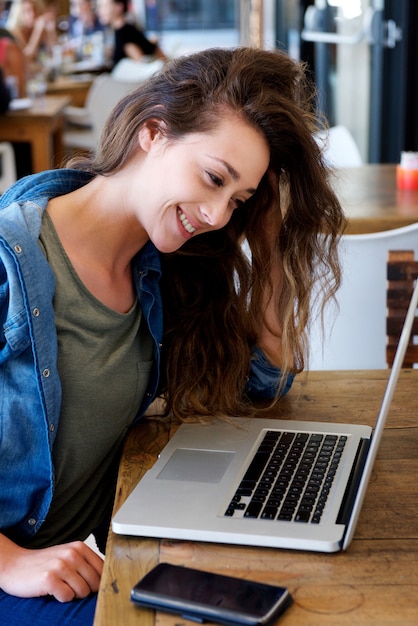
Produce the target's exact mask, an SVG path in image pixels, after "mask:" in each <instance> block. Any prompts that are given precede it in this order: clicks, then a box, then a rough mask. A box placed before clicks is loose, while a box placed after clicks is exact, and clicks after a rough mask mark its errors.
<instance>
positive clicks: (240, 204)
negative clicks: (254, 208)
mask: <svg viewBox="0 0 418 626" xmlns="http://www.w3.org/2000/svg"><path fill="white" fill-rule="evenodd" d="M231 202H232V205H233V208H234V210H235V209H240V208H241V207H243V206H244V204H245V200H238V199H235V198H231Z"/></svg>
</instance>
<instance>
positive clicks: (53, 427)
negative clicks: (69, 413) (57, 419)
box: [49, 424, 55, 433]
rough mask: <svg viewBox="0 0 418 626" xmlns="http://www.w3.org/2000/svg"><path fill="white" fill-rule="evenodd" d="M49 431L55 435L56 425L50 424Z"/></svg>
mask: <svg viewBox="0 0 418 626" xmlns="http://www.w3.org/2000/svg"><path fill="white" fill-rule="evenodd" d="M49 430H50V432H51V433H53V432H54V430H55V424H50V425H49Z"/></svg>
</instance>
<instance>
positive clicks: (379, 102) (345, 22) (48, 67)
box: [0, 0, 418, 191]
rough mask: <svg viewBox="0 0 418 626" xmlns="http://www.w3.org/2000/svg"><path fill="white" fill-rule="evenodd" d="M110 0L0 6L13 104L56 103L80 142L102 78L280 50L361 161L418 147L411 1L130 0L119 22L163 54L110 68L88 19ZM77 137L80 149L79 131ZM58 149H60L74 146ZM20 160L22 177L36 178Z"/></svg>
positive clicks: (105, 27) (20, 0) (99, 26)
mask: <svg viewBox="0 0 418 626" xmlns="http://www.w3.org/2000/svg"><path fill="white" fill-rule="evenodd" d="M112 1H113V0H0V7H1V12H0V17H1V24H0V26H1V28H2V31H1V38H0V39H4V38H5V37H6V38H8V40H9V46H11V45H12V43H10V40H11V39H13V40H14V42H15V43H17V45H18V46H19V47H20V49H21V51H22V50H23V55H24V57H25V67H26V69H25V79H24V82H25V84H24V87H23V89H20V87H19V81H20V80H21V79H19V77H18V75H17V70H16V71H14V73H13V70H10V69H7V68H6V67H5V66H4V62H2V63H1V64H2V69H3V74H5V77H6V79H7V82H8V85H9V87H10V89H11V90H12V92H13V95H14V97H15V99H16V98H17V99H20V100H21V99H22V98H23V99H24V98H26V99H28V100H29V101H30V102H32V103H33V102H37V103H38V105H39V102H40V100H41V99H42V98H45V97H51V96H52V97H55V98H58V97H67V100H65V102H64V100H62V101H60V103H58V100H55V105H56V109H55V111H56V114H57V115H63V116H64V119H65V124H66V125H68V124H70V125H71V124H72V125H73V127H74V125H75V126H76V127H77V128H78V130H83V132H84V133H85V135H86V130H87V128H90V130H92V124H93V122H92V120H91V119H90V117H91V107H92V104H91V98H90V95H91V93H90V94H89V92H90V91H91V88H92V85H93V84H94V83H95V82H96V80H97V77H98V76H100V75H101V74H106V75H109V74H110V75H111V76H113V77H114V78H115V79H119V80H120V81H125V82H126V81H127V82H131V83H132V82H139V81H140V80H142V79H144V78H146V77H147V76H148V75H149V73H152V71H153V68H154V67H155V68H158V66H159V65H158V64H159V63H160V64H161V62H163V60H164V59H165V58H168V59H169V58H171V57H175V56H178V55H181V54H185V53H188V52H192V51H195V50H199V49H202V48H206V47H212V46H228V47H229V46H236V45H239V44H246V45H255V46H261V47H265V48H269V49H271V48H281V49H284V50H286V51H287V52H288V53H289V54H290V55H291V56H292V57H293V58H295V59H300V60H302V61H305V62H306V63H307V64H308V65H309V67H310V70H311V72H312V75H313V77H314V79H315V82H316V84H317V87H318V112H319V114H321V115H323V116H324V117H325V118H326V120H327V122H328V124H329V126H330V127H334V126H337V127H343V128H345V129H347V130H348V132H349V134H350V136H351V138H352V139H353V140H354V143H355V145H356V149H357V150H358V153H359V159H360V160H361V162H362V163H364V164H367V163H371V164H373V163H397V162H399V158H400V154H401V152H402V151H417V150H418V123H417V118H418V116H417V114H416V111H417V110H418V102H417V95H418V94H417V91H418V89H417V85H418V80H417V79H418V76H417V73H418V63H417V59H418V50H417V48H418V38H417V37H416V33H417V26H418V19H417V15H418V3H417V2H416V0H315V1H310V2H309V1H307V0H129V2H128V5H127V8H128V12H127V14H126V19H127V20H128V21H129V22H132V23H133V24H135V25H136V26H137V28H138V29H139V30H140V31H141V32H142V33H143V34H144V35H145V37H146V38H147V39H148V40H150V41H151V42H155V43H156V44H157V48H158V49H159V50H160V51H161V55H160V57H159V59H156V58H155V55H154V56H153V55H152V54H151V55H149V54H145V55H144V58H143V59H141V60H140V61H138V60H136V61H132V59H128V60H126V59H123V63H122V62H121V63H120V64H118V67H115V65H114V63H113V62H112V54H113V47H114V31H112V27H111V24H110V23H104V22H103V19H100V10H98V6H99V5H98V3H99V4H100V3H103V2H108V3H109V2H110V3H112ZM99 9H100V7H99ZM41 24H42V26H41ZM13 45H14V44H13ZM156 61H158V62H156ZM0 62H1V51H0ZM153 63H154V65H153ZM115 93H116V92H115ZM46 101H47V102H49V100H48V99H47V100H46ZM89 102H90V104H89ZM111 104H113V101H112V102H110V101H109V107H110V106H111ZM58 105H59V106H58ZM61 105H62V106H61ZM17 106H18V103H16V108H17ZM89 106H90V110H89ZM109 107H108V108H109ZM22 108H23V105H22ZM44 114H45V115H46V113H45V112H44ZM38 115H40V113H39V111H38ZM89 116H90V117H89ZM2 117H5V116H0V118H2ZM21 117H22V123H23V121H24V120H23V117H24V116H23V113H22V114H21ZM73 130H74V128H73ZM25 132H26V131H25ZM95 136H96V138H97V133H96V135H95ZM68 137H69V135H68ZM68 137H67V139H68ZM92 137H93V136H91V137H90V139H89V140H86V142H87V143H85V148H86V149H88V148H89V146H91V145H92V143H91V142H94V137H93V138H92ZM4 139H9V140H10V141H12V143H13V145H14V146H15V147H16V142H14V141H13V137H12V138H11V139H10V137H5V136H4V132H3V136H2V123H1V119H0V141H3V140H4ZM78 140H79V141H81V144H80V146H81V147H82V144H83V140H82V139H81V135H80V133H79V138H78ZM63 141H64V148H65V146H66V145H67V146H71V145H72V144H71V139H68V143H66V138H65V136H64V138H63ZM89 141H90V144H89V143H88V142H89ZM74 145H75V146H76V147H77V145H79V144H77V143H75V144H74ZM60 149H61V150H63V148H62V147H61V148H60ZM61 156H62V155H61ZM27 158H28V159H29V161H28V163H27V165H26V167H24V168H23V173H27V172H26V171H25V170H28V169H32V170H33V169H34V167H33V163H32V164H30V158H31V157H30V155H29V156H27ZM19 159H20V161H19V162H20V164H22V162H23V161H22V159H24V157H23V156H21V157H19ZM54 164H55V163H54ZM18 169H19V168H18ZM21 173H22V168H21V167H20V171H19V172H18V175H20V174H21ZM0 191H1V189H0Z"/></svg>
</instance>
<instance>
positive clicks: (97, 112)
mask: <svg viewBox="0 0 418 626" xmlns="http://www.w3.org/2000/svg"><path fill="white" fill-rule="evenodd" d="M138 84H139V82H133V81H122V80H116V79H115V78H113V77H112V76H111V75H110V74H100V75H99V76H97V77H96V78H95V79H94V81H93V83H92V85H91V87H90V89H89V91H88V94H87V98H86V106H85V107H68V108H67V109H66V119H67V122H70V123H71V124H73V125H74V126H72V127H70V126H68V127H67V129H66V130H65V131H64V146H65V148H67V150H70V151H71V150H95V149H96V146H97V142H98V139H99V136H100V133H101V131H102V129H103V126H104V124H105V121H106V119H107V117H108V115H109V113H110V111H111V110H112V109H113V107H114V105H115V104H116V103H117V102H118V101H119V100H120V99H121V98H123V96H125V95H126V94H127V93H129V92H130V91H133V90H134V89H135V88H136V87H137V85H138Z"/></svg>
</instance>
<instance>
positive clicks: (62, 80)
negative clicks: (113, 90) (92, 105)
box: [47, 74, 94, 107]
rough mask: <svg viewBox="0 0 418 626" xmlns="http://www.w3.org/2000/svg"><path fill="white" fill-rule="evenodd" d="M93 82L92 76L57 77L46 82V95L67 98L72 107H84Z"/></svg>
mask: <svg viewBox="0 0 418 626" xmlns="http://www.w3.org/2000/svg"><path fill="white" fill-rule="evenodd" d="M93 80H94V76H93V75H90V74H86V75H83V74H80V75H79V76H59V77H58V78H56V79H55V80H54V81H51V82H48V86H47V93H48V94H49V95H51V96H68V97H69V98H70V99H71V105H72V106H76V107H84V105H85V103H86V97H87V94H88V92H89V89H90V87H91V84H92V82H93Z"/></svg>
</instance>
